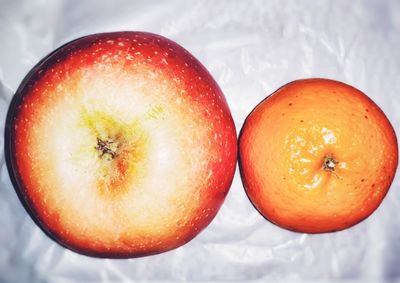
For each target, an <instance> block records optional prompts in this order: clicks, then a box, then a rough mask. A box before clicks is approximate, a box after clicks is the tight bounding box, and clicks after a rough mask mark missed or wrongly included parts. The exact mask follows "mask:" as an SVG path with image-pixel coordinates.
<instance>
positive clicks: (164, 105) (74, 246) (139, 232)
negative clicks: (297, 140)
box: [5, 32, 237, 258]
mask: <svg viewBox="0 0 400 283" xmlns="http://www.w3.org/2000/svg"><path fill="white" fill-rule="evenodd" d="M5 150H6V156H7V165H8V169H9V172H10V176H11V179H12V181H13V184H14V187H15V189H16V191H17V193H18V195H19V197H20V199H21V201H22V203H23V204H24V206H25V208H26V209H27V211H28V212H29V214H30V215H31V216H32V218H33V220H34V221H35V222H36V223H37V224H38V225H39V226H40V227H41V228H42V229H43V230H44V231H45V232H46V233H47V234H48V235H49V236H50V237H52V238H53V239H54V240H56V241H57V242H58V243H60V244H62V245H63V246H65V247H67V248H69V249H71V250H73V251H76V252H78V253H82V254H86V255H90V256H96V257H111V258H126V257H138V256H145V255H151V254H156V253H161V252H164V251H167V250H170V249H173V248H176V247H179V246H181V245H183V244H184V243H186V242H188V241H189V240H191V239H192V238H193V237H195V236H196V235H197V234H198V233H199V232H200V231H201V230H202V229H204V228H205V227H206V226H207V225H208V224H209V223H210V222H211V220H212V219H213V218H214V216H215V215H216V213H217V211H218V209H219V207H220V206H221V204H222V203H223V200H224V198H225V196H226V194H227V192H228V190H229V187H230V185H231V182H232V179H233V175H234V171H235V165H236V153H237V144H236V131H235V126H234V123H233V120H232V117H231V114H230V110H229V108H228V105H227V103H226V101H225V98H224V96H223V94H222V92H221V90H220V88H219V87H218V85H217V83H216V82H215V81H214V79H213V78H212V77H211V75H210V74H209V73H208V72H207V70H206V69H205V68H204V67H203V65H202V64H201V63H200V62H199V61H198V60H196V59H195V58H194V57H193V56H192V55H191V54H190V53H189V52H188V51H186V50H185V49H184V48H182V47H181V46H179V45H178V44H176V43H175V42H172V41H170V40H168V39H166V38H164V37H161V36H159V35H155V34H150V33H143V32H114V33H103V34H94V35H90V36H86V37H83V38H80V39H77V40H75V41H72V42H70V43H67V44H66V45H64V46H62V47H60V48H59V49H57V50H56V51H54V52H53V53H51V54H50V55H48V56H47V57H46V58H44V59H43V60H42V61H41V62H39V63H38V65H36V66H35V67H34V68H33V69H32V71H31V72H30V73H29V74H28V75H27V77H26V78H25V79H24V80H23V82H22V83H21V85H20V87H19V89H18V90H17V92H16V94H15V96H14V98H13V101H12V103H11V105H10V108H9V112H8V116H7V122H6V148H5Z"/></svg>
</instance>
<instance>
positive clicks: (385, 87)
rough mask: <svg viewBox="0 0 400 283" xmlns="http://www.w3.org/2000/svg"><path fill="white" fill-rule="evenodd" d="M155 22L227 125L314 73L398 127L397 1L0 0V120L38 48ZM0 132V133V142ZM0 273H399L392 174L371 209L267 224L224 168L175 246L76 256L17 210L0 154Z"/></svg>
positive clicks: (8, 282)
mask: <svg viewBox="0 0 400 283" xmlns="http://www.w3.org/2000/svg"><path fill="white" fill-rule="evenodd" d="M117 30H136V31H149V32H153V33H158V34H161V35H163V36H166V37H168V38H171V39H172V40H174V41H176V42H178V43H179V44H180V45H182V46H184V47H185V48H186V49H188V50H189V51H190V52H191V53H192V54H193V55H194V56H195V57H197V58H198V59H199V60H200V61H201V62H202V63H203V64H204V65H205V66H206V67H207V68H208V70H209V71H210V72H211V73H212V74H213V76H214V77H215V79H216V80H217V81H218V83H219V85H220V86H221V88H222V90H223V92H224V93H225V96H226V98H227V100H228V103H229V105H230V107H231V110H232V114H233V116H234V119H235V123H236V127H237V130H238V132H239V130H240V128H241V126H242V123H243V121H244V119H245V118H246V116H247V114H248V113H250V111H251V110H252V109H253V107H254V106H255V105H257V104H258V103H259V102H260V101H261V100H262V99H263V98H264V97H265V96H266V95H268V94H270V93H272V92H273V91H274V90H276V89H277V88H279V87H280V86H282V85H283V84H285V83H287V82H290V81H292V80H295V79H299V78H306V77H327V78H332V79H337V80H341V81H343V82H346V83H348V84H351V85H353V86H355V87H357V88H359V89H361V90H362V91H364V92H365V93H366V94H368V95H369V96H370V97H371V98H372V99H373V100H374V101H375V102H376V103H377V104H378V105H379V106H380V107H381V108H382V109H383V111H384V112H385V113H386V114H387V116H388V118H389V119H390V120H391V122H392V123H393V125H394V127H395V129H396V130H397V132H398V133H400V1H397V0H393V1H382V0H376V1H372V0H369V1H361V0H356V1H348V0H339V1H311V0H310V1H267V0H265V1H262V0H259V1H229V0H225V1H223V0H220V1H216V0H209V1H199V0H196V1H194V0H193V1H149V0H147V1H128V0H119V1H95V0H89V1H83V0H81V1H78V0H74V1H71V0H70V1H67V0H64V1H62V0H55V1H50V0H48V1H45V0H25V1H23V0H21V1H20V0H19V1H12V0H0V119H1V124H0V127H1V131H2V132H3V131H4V120H5V116H6V111H7V108H8V105H9V102H10V100H11V97H12V96H13V93H14V92H15V90H16V89H17V87H18V85H19V83H20V82H21V80H22V79H23V77H24V76H25V75H26V74H27V72H28V71H29V70H30V69H31V68H32V67H33V66H34V65H35V64H36V63H37V62H38V61H39V60H40V59H41V58H42V57H44V56H45V55H47V54H48V53H49V52H51V51H52V50H53V49H55V48H57V47H58V46H60V45H62V44H63V43H66V42H68V41H70V40H72V39H75V38H77V37H80V36H83V35H87V34H91V33H96V32H105V31H117ZM3 144H4V139H3V136H1V138H0V146H1V148H3ZM0 162H1V163H0V166H1V172H0V173H1V178H0V282H1V283H25V282H29V283H36V282H40V283H42V282H43V283H44V282H46V283H53V282H57V283H58V282H60V283H70V282H71V283H72V282H134V281H142V282H149V281H152V282H160V281H163V282H168V281H183V280H186V281H231V280H235V281H246V282H248V281H254V282H280V281H284V282H293V281H295V282H297V281H300V282H304V281H305V282H310V281H315V282H343V281H345V282H371V281H372V282H376V281H391V282H393V281H395V282H400V182H399V181H400V180H399V178H400V177H399V175H397V176H396V179H395V181H394V183H393V185H392V187H391V190H390V191H389V193H388V195H387V197H386V198H385V200H384V201H383V203H382V205H381V206H380V207H379V209H378V210H377V211H376V212H375V213H374V214H373V215H372V216H371V217H369V218H368V219H367V220H366V221H364V222H362V223H361V224H359V225H356V226H355V227H353V228H351V229H348V230H345V231H342V232H337V233H330V234H322V235H307V234H299V233H293V232H289V231H286V230H283V229H281V228H279V227H277V226H274V225H273V224H271V223H269V222H267V221H266V220H265V219H264V218H263V217H261V215H260V214H259V213H258V212H257V211H256V210H255V209H254V208H253V206H252V205H251V204H250V202H249V200H248V198H247V197H246V195H245V193H244V190H243V187H242V184H241V181H240V176H239V173H238V171H237V172H236V175H235V179H234V182H233V185H232V187H231V191H230V193H229V194H228V197H227V199H226V202H225V203H224V205H223V207H222V209H221V210H220V212H219V214H218V215H217V217H216V218H215V219H214V221H213V222H212V223H211V225H210V226H209V227H208V228H207V229H206V230H204V231H203V232H202V233H201V234H200V235H199V236H197V237H196V238H195V239H194V240H192V241H191V242H190V243H188V244H187V245H185V246H183V247H181V248H178V249H176V250H173V251H171V252H167V253H164V254H160V255H156V256H151V257H144V258H138V259H129V260H110V259H96V258H90V257H85V256H82V255H79V254H76V253H73V252H71V251H69V250H66V249H64V248H62V247H60V246H59V245H57V244H56V243H55V242H53V241H52V240H50V239H49V238H48V237H47V236H46V235H45V234H44V233H43V232H42V231H41V230H40V229H39V228H38V227H36V225H35V224H34V223H33V221H32V220H31V218H30V217H29V216H28V214H27V213H26V212H25V210H24V208H23V207H22V205H21V204H20V202H19V200H18V198H17V195H16V194H15V192H14V189H13V187H12V185H11V183H10V179H9V176H8V172H7V169H6V166H5V162H4V153H3V149H2V152H1V153H0Z"/></svg>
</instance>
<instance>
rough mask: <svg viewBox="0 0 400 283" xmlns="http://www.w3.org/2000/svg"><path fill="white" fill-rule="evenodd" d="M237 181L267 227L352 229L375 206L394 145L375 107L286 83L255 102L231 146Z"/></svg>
mask: <svg viewBox="0 0 400 283" xmlns="http://www.w3.org/2000/svg"><path fill="white" fill-rule="evenodd" d="M239 155H240V168H241V174H242V180H243V183H244V186H245V189H246V191H247V194H248V196H249V198H250V199H251V201H252V202H253V204H254V205H255V207H256V208H257V209H258V210H259V211H260V212H261V214H263V215H264V216H265V217H266V218H267V219H268V220H270V221H271V222H273V223H276V224H277V225H279V226H281V227H284V228H287V229H290V230H295V231H299V232H309V233H319V232H329V231H336V230H341V229H344V228H347V227H349V226H352V225H354V224H356V223H358V222H360V221H361V220H363V219H364V218H366V217H368V216H369V215H370V214H371V213H372V212H373V211H374V210H375V209H376V208H377V207H378V206H379V204H380V203H381V201H382V200H383V198H384V196H385V195H386V193H387V191H388V189H389V186H390V184H391V182H392V180H393V178H394V174H395V170H396V167H397V158H398V152H397V141H396V136H395V133H394V130H393V128H392V126H391V125H390V122H389V121H388V119H387V118H386V116H385V115H384V113H383V112H382V111H381V110H380V109H379V107H378V106H377V105H376V104H375V103H374V102H373V101H372V100H370V99H369V98H368V97H367V96H365V95H364V94H363V93H362V92H360V91H359V90H357V89H355V88H353V87H350V86H348V85H346V84H343V83H340V82H336V81H332V80H325V79H309V80H300V81H295V82H293V83H290V84H288V85H286V86H284V87H282V88H280V89H279V90H278V91H276V92H275V93H274V94H273V95H271V96H270V97H268V98H267V99H265V100H264V101H263V102H261V103H260V104H259V105H258V106H257V107H256V108H255V109H254V110H253V112H252V113H251V114H250V115H249V117H248V118H247V120H246V122H245V124H244V126H243V128H242V132H241V135H240V139H239Z"/></svg>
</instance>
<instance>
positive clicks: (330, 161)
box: [322, 155, 339, 177]
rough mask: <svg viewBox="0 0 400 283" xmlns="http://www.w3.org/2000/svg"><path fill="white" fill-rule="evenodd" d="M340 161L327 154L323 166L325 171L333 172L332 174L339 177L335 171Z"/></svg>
mask: <svg viewBox="0 0 400 283" xmlns="http://www.w3.org/2000/svg"><path fill="white" fill-rule="evenodd" d="M338 163H339V161H337V160H335V159H334V158H333V157H332V156H331V155H327V156H325V157H324V160H323V161H322V168H323V169H324V170H325V171H329V172H331V173H332V174H334V175H335V176H336V177H337V175H336V173H335V172H334V171H335V166H336V164H338Z"/></svg>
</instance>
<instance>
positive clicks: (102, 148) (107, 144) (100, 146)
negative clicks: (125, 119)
mask: <svg viewBox="0 0 400 283" xmlns="http://www.w3.org/2000/svg"><path fill="white" fill-rule="evenodd" d="M113 143H114V141H112V140H109V139H106V140H102V139H100V138H97V146H95V149H97V150H98V151H99V152H100V155H99V157H100V158H102V157H103V156H104V155H105V154H109V155H110V156H111V159H114V158H115V157H116V156H117V153H116V148H115V146H113Z"/></svg>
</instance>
